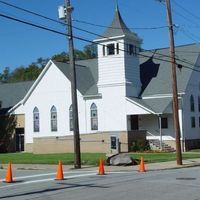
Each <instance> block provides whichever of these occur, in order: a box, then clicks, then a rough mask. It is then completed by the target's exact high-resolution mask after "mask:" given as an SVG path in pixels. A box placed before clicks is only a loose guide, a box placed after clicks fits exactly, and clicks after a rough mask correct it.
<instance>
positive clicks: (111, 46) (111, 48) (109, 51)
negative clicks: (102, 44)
mask: <svg viewBox="0 0 200 200" xmlns="http://www.w3.org/2000/svg"><path fill="white" fill-rule="evenodd" d="M114 54H115V45H114V44H108V45H107V55H114Z"/></svg>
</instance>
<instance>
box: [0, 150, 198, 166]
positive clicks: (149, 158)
mask: <svg viewBox="0 0 200 200" xmlns="http://www.w3.org/2000/svg"><path fill="white" fill-rule="evenodd" d="M129 155H130V156H131V157H132V158H133V159H140V157H141V156H143V157H144V159H145V161H146V162H148V163H155V162H166V161H173V160H176V154H175V153H129ZM182 155H183V159H192V158H200V153H183V154H182ZM100 158H101V159H104V160H105V159H106V154H104V153H82V154H81V161H82V165H95V166H96V165H98V162H99V159H100ZM58 160H62V162H63V164H66V165H67V164H68V165H71V164H72V165H73V163H74V154H73V153H62V154H33V153H2V154H0V164H7V163H8V162H11V163H13V164H57V163H58Z"/></svg>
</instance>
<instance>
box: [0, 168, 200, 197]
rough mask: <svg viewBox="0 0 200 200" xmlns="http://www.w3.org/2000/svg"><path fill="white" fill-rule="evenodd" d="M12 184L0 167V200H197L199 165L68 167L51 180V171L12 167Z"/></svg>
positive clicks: (198, 195) (199, 191) (52, 175)
mask: <svg viewBox="0 0 200 200" xmlns="http://www.w3.org/2000/svg"><path fill="white" fill-rule="evenodd" d="M13 174H14V175H13V176H14V180H15V182H14V183H9V184H8V183H4V182H3V181H2V179H3V178H4V176H5V170H0V179H1V181H0V199H6V200H10V199H13V200H14V199H15V200H22V199H29V200H31V199H36V200H61V199H62V200H64V199H69V200H86V199H87V200H106V199H109V200H130V199H134V200H200V167H193V168H184V169H175V170H161V171H147V172H146V173H139V172H137V171H136V170H135V171H121V172H113V173H107V174H106V175H103V176H99V175H96V171H89V170H84V171H83V170H82V171H79V170H78V171H76V170H70V171H67V172H65V180H62V181H55V180H54V178H55V172H54V171H53V170H16V171H14V173H13Z"/></svg>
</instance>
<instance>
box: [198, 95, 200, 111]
mask: <svg viewBox="0 0 200 200" xmlns="http://www.w3.org/2000/svg"><path fill="white" fill-rule="evenodd" d="M198 109H199V112H200V96H198Z"/></svg>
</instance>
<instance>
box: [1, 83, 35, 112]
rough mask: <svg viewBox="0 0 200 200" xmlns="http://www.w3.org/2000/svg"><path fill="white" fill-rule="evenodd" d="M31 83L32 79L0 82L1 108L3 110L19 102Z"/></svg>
mask: <svg viewBox="0 0 200 200" xmlns="http://www.w3.org/2000/svg"><path fill="white" fill-rule="evenodd" d="M33 83H34V81H26V82H17V83H4V84H0V101H1V103H2V105H1V108H2V109H4V110H5V109H7V108H11V107H13V106H14V105H16V104H17V103H18V102H20V101H21V100H22V99H23V98H24V96H25V95H26V93H27V92H28V90H29V89H30V87H31V86H32V84H33Z"/></svg>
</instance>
